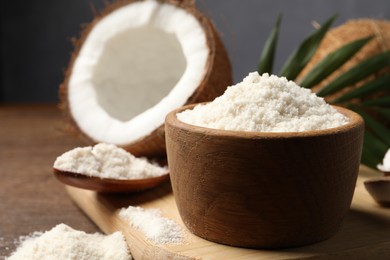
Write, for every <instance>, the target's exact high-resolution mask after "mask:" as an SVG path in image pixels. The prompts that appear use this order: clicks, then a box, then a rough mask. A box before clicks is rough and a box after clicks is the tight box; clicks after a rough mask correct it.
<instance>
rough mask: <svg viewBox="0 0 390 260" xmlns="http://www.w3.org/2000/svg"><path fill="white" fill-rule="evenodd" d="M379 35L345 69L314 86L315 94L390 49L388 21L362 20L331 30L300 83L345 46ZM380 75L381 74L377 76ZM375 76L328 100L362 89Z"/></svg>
mask: <svg viewBox="0 0 390 260" xmlns="http://www.w3.org/2000/svg"><path fill="white" fill-rule="evenodd" d="M371 35H373V36H375V38H374V39H372V40H371V41H370V42H369V43H368V44H366V45H365V46H364V47H363V48H362V49H361V50H360V51H359V52H358V53H356V54H355V55H354V56H353V57H352V58H351V59H350V60H349V61H347V62H346V63H345V64H344V65H343V66H341V67H340V68H339V69H338V70H336V71H335V72H334V73H332V74H331V75H329V76H328V77H327V78H326V79H324V80H323V81H322V82H320V83H319V84H317V85H316V86H314V87H313V91H314V92H317V91H318V90H320V89H321V88H323V87H324V86H325V85H327V84H328V83H329V82H331V81H332V80H333V79H335V78H336V77H337V76H339V75H340V74H342V73H345V72H346V71H348V70H349V69H350V68H352V67H353V66H355V65H357V64H358V63H360V62H361V61H363V60H365V59H367V58H369V57H371V56H374V55H377V54H380V53H382V52H385V51H388V50H390V22H388V21H386V20H375V19H358V20H349V21H347V22H346V23H344V24H342V25H340V26H338V27H336V28H334V29H331V30H329V31H328V33H327V34H326V35H325V37H324V39H323V40H322V42H321V44H320V46H319V47H318V49H317V52H316V53H315V54H314V56H313V58H312V59H311V60H310V62H309V63H308V64H307V65H306V67H305V68H304V70H303V71H302V72H301V74H300V75H299V77H298V78H297V81H298V82H299V81H300V79H302V78H303V76H305V75H306V74H307V73H308V72H309V71H310V70H311V69H312V68H313V67H314V66H315V65H316V64H317V63H318V62H320V61H321V60H322V59H323V58H325V57H326V56H327V55H328V54H330V53H331V52H332V51H335V50H336V49H338V48H340V47H341V46H343V45H345V44H347V43H350V42H352V41H354V40H357V39H361V38H364V37H368V36H371ZM389 72H390V68H388V69H385V70H383V71H381V74H383V73H389ZM376 76H378V75H376ZM374 77H375V76H372V77H370V78H368V79H365V80H362V81H360V82H358V83H357V84H355V85H353V86H351V87H348V88H345V89H343V90H342V91H340V92H338V93H335V94H333V95H330V96H327V97H325V99H326V100H327V101H332V100H333V99H335V98H337V97H339V96H341V95H342V94H343V93H345V92H349V91H350V90H351V89H353V88H356V87H359V86H360V85H362V84H363V83H364V82H366V81H368V80H369V79H373V78H374Z"/></svg>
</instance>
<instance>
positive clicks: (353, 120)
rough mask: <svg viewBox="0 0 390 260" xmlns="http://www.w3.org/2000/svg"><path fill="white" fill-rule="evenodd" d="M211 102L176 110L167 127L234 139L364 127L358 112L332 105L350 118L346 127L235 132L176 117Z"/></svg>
mask: <svg viewBox="0 0 390 260" xmlns="http://www.w3.org/2000/svg"><path fill="white" fill-rule="evenodd" d="M207 103H209V102H202V103H194V104H189V105H185V106H182V107H180V108H177V109H175V110H172V111H171V112H169V113H168V115H167V116H166V118H165V125H171V126H174V127H176V128H180V129H183V130H186V131H189V132H194V133H200V134H205V135H209V136H218V137H234V138H237V137H239V138H243V139H245V138H248V139H249V138H251V139H253V138H262V139H263V138H270V139H271V138H304V137H314V136H328V135H334V134H340V133H345V132H348V131H351V130H352V129H355V128H358V127H360V126H361V127H364V120H363V118H362V117H361V116H360V115H359V114H358V113H356V112H354V111H352V110H350V109H347V108H344V107H340V106H335V105H331V106H332V107H333V108H335V109H336V110H337V111H338V112H339V113H341V114H343V115H344V116H346V117H348V118H349V122H348V123H347V124H345V125H341V126H338V127H333V128H328V129H322V130H310V131H302V132H253V131H235V130H222V129H214V128H207V127H203V126H197V125H191V124H188V123H185V122H183V121H181V120H179V119H178V118H177V116H176V114H177V113H179V112H182V111H184V110H187V109H192V108H194V107H195V106H197V105H199V104H207Z"/></svg>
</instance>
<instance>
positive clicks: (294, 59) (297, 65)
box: [279, 15, 337, 80]
mask: <svg viewBox="0 0 390 260" xmlns="http://www.w3.org/2000/svg"><path fill="white" fill-rule="evenodd" d="M336 17H337V16H336V15H334V16H332V17H331V18H330V19H329V20H327V21H326V22H325V23H324V24H323V25H322V26H321V27H320V28H319V29H318V30H317V31H315V32H314V33H313V34H311V35H310V36H309V37H308V38H306V39H305V40H304V41H303V42H302V44H301V45H300V46H299V47H298V48H297V49H296V50H295V51H294V52H293V53H292V54H291V55H290V57H289V58H288V59H287V61H286V63H285V64H284V65H283V67H282V69H281V71H280V73H279V75H280V76H283V77H286V78H288V79H289V80H294V79H295V78H296V77H297V76H298V74H299V73H300V72H301V71H302V69H303V68H304V67H305V66H306V64H307V63H308V62H309V61H310V59H311V58H312V57H313V55H314V53H315V52H316V50H317V48H318V46H319V45H320V43H321V41H322V39H323V38H324V36H325V33H326V32H327V31H328V29H329V28H330V26H331V25H332V23H333V21H334V20H335V19H336Z"/></svg>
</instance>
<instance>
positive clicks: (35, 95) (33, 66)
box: [0, 0, 390, 103]
mask: <svg viewBox="0 0 390 260" xmlns="http://www.w3.org/2000/svg"><path fill="white" fill-rule="evenodd" d="M104 2H105V0H36V1H13V0H1V1H0V5H1V6H0V9H1V46H0V47H1V57H0V58H1V67H0V69H1V74H0V79H1V85H0V102H29V103H32V102H57V100H58V95H57V91H58V86H59V84H60V83H61V82H62V80H63V75H64V70H65V68H66V66H67V64H68V61H69V58H70V54H71V52H72V49H73V47H72V44H71V42H70V39H71V38H72V37H77V36H78V34H79V32H80V28H81V25H82V24H83V23H86V22H88V21H90V20H91V19H92V17H93V10H94V9H97V10H99V9H100V8H102V6H104V4H103V3H104ZM197 4H198V6H199V7H200V8H201V9H202V10H203V11H204V12H205V13H206V14H208V15H209V16H211V18H212V19H213V20H214V21H215V23H216V26H217V28H218V29H219V31H220V32H221V34H222V37H223V41H224V43H225V46H226V47H227V49H228V52H229V55H230V58H231V60H232V64H233V71H234V79H235V82H238V81H241V79H242V78H243V77H244V76H245V75H247V73H248V72H250V71H255V70H256V67H257V61H258V58H259V54H260V51H261V49H262V46H263V44H264V41H265V39H266V37H267V36H268V34H269V32H270V30H271V29H272V27H273V24H274V23H275V20H276V17H277V15H278V14H279V13H283V21H282V25H281V32H280V33H281V35H280V38H279V39H280V40H279V46H278V51H277V62H276V68H280V66H281V64H282V61H284V60H285V59H286V58H287V56H288V54H289V53H290V52H291V51H292V50H293V49H294V48H295V47H296V46H297V44H298V43H299V42H300V41H302V39H304V37H306V36H307V35H308V34H309V33H310V32H311V31H312V30H313V28H312V25H311V24H312V21H318V22H323V21H324V20H326V19H327V18H329V17H330V16H331V15H333V14H335V13H338V14H339V17H338V19H337V21H336V23H335V25H337V24H340V23H343V22H345V21H346V20H347V19H350V18H362V17H370V18H385V19H389V17H390V1H389V0H371V1H365V0H345V1H340V0H327V1H321V0H198V1H197Z"/></svg>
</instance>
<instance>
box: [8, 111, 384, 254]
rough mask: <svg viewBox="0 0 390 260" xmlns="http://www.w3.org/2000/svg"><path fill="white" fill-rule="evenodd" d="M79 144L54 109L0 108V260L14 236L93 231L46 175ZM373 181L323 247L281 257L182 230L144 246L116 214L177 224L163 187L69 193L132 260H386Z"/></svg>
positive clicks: (381, 211)
mask: <svg viewBox="0 0 390 260" xmlns="http://www.w3.org/2000/svg"><path fill="white" fill-rule="evenodd" d="M80 145H83V143H80V141H79V140H78V139H77V138H74V137H72V136H70V135H69V134H68V133H67V132H65V131H64V129H63V121H62V117H61V115H60V112H59V110H58V109H57V108H56V107H55V106H54V105H7V106H5V105H1V106H0V165H1V168H0V177H1V181H0V201H1V202H0V259H2V258H4V256H7V255H9V254H10V253H11V252H12V251H13V250H14V249H15V243H14V241H15V240H17V239H18V238H19V236H22V235H28V234H29V233H31V232H34V231H44V230H49V229H51V228H52V227H54V226H55V225H57V224H59V223H65V224H68V225H70V226H72V227H74V228H76V229H79V230H83V231H86V232H95V231H98V230H99V229H98V228H97V227H96V226H95V224H93V222H91V221H90V220H89V219H88V217H87V216H86V215H84V214H83V212H82V211H80V210H79V209H78V208H77V206H76V205H74V204H73V203H72V202H71V199H70V198H69V196H68V195H67V193H66V192H65V188H64V185H62V184H61V183H60V182H58V181H57V180H56V179H55V178H54V176H53V174H52V164H53V162H54V160H55V158H56V156H58V155H59V154H61V153H63V152H64V151H67V150H69V149H71V148H73V147H76V146H80ZM377 176H380V174H379V173H377V172H374V171H369V170H367V169H366V168H362V170H361V171H360V177H361V178H360V179H359V180H358V181H359V182H358V186H357V192H356V193H355V197H354V201H353V206H352V209H351V210H350V212H349V214H348V215H347V218H346V219H345V221H344V224H343V227H342V229H341V230H340V232H339V233H338V234H337V235H336V236H334V237H333V238H331V239H330V240H327V241H326V242H323V243H319V244H315V245H312V246H308V247H301V248H295V249H289V250H281V251H257V250H251V249H241V248H234V247H228V246H221V245H218V246H217V247H216V245H215V244H214V243H211V242H208V241H206V240H203V239H200V238H198V237H196V236H193V235H191V234H190V233H188V232H186V234H187V235H188V236H187V238H186V244H184V245H181V246H180V247H176V248H175V247H172V246H166V247H161V246H156V245H153V244H150V242H149V241H146V240H145V237H144V236H143V234H142V233H140V232H136V231H132V230H131V229H129V225H128V223H123V222H121V221H119V220H118V219H117V216H116V214H115V213H116V210H117V209H118V208H120V207H126V206H128V205H131V204H134V205H142V206H144V207H157V206H158V207H160V208H161V209H162V211H163V214H164V215H165V216H166V217H169V218H172V219H174V220H175V221H177V222H178V223H180V224H182V223H181V220H180V217H179V216H178V212H177V209H176V208H175V204H174V200H173V196H172V193H171V188H170V186H169V185H165V186H162V187H160V188H158V189H155V190H151V191H147V192H144V193H139V194H135V195H134V194H133V195H127V196H118V195H102V194H100V195H99V194H97V193H95V192H88V191H83V190H78V189H70V190H69V191H70V192H71V193H72V197H73V198H76V199H78V204H79V205H85V203H89V202H91V203H95V204H94V205H95V206H96V207H91V206H89V212H88V214H89V215H90V216H91V217H93V216H94V219H93V220H94V221H95V222H96V223H97V225H99V227H101V228H102V230H103V231H105V232H107V233H110V232H112V231H113V230H118V229H122V228H124V227H125V228H126V230H125V235H126V236H127V239H128V242H129V244H130V247H131V248H132V250H133V254H134V256H136V259H161V256H164V254H165V255H166V254H168V255H171V256H172V254H173V255H175V256H177V255H180V254H184V255H187V257H183V258H184V259H186V258H188V256H190V257H193V258H203V259H256V258H254V257H253V256H254V255H255V254H259V253H261V254H262V255H261V259H285V258H304V257H307V258H311V257H314V258H318V259H389V258H390V209H384V208H381V207H379V206H378V205H377V204H376V203H375V202H374V201H373V200H372V198H371V197H369V196H368V194H367V192H366V191H365V190H364V188H363V184H362V182H361V181H362V180H364V179H367V178H369V177H377ZM79 195H82V196H79ZM156 203H158V204H156ZM84 210H86V208H84ZM97 213H98V214H97ZM139 241H140V242H139ZM193 242H196V243H197V244H193ZM167 248H169V250H168V253H166V252H167ZM173 249H175V250H174V251H172V250H173ZM172 252H173V253H172Z"/></svg>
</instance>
